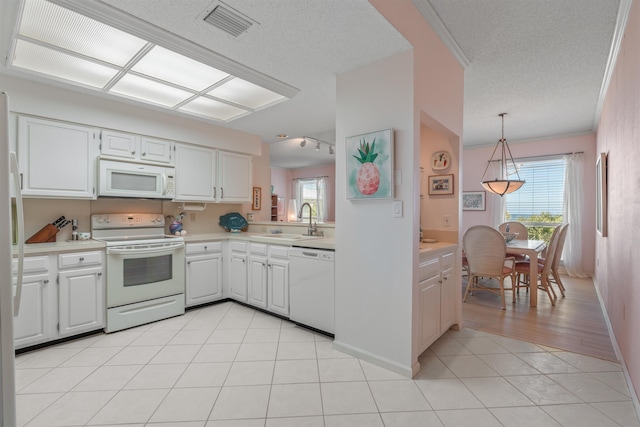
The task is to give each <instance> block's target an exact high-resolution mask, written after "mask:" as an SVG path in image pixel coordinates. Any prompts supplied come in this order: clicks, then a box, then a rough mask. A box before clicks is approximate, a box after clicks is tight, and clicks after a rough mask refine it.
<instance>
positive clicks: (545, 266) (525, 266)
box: [515, 225, 562, 305]
mask: <svg viewBox="0 0 640 427" xmlns="http://www.w3.org/2000/svg"><path fill="white" fill-rule="evenodd" d="M561 231H562V226H561V225H559V226H557V227H556V228H554V229H553V233H552V234H551V239H549V245H548V246H547V254H546V257H545V258H539V259H538V268H537V272H538V274H537V277H535V278H533V280H535V286H536V287H535V289H532V290H531V292H534V291H536V292H537V290H538V289H541V290H543V291H544V292H545V293H546V294H547V296H549V301H551V305H556V299H557V298H558V296H557V295H556V292H555V290H554V289H553V287H551V285H550V283H549V280H548V279H549V277H550V276H551V275H552V272H551V266H552V265H553V260H554V257H555V254H556V249H557V248H558V242H559V239H560V233H561ZM515 270H516V275H517V277H518V278H517V283H516V285H515V288H516V291H517V290H519V288H521V287H527V288H528V289H531V282H532V278H531V277H529V275H530V272H531V264H530V260H526V261H518V262H516V267H515ZM538 282H539V283H538Z"/></svg>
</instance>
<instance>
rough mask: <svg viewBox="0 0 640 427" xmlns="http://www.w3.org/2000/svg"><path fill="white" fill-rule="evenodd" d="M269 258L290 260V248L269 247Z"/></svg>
mask: <svg viewBox="0 0 640 427" xmlns="http://www.w3.org/2000/svg"><path fill="white" fill-rule="evenodd" d="M269 257H270V258H284V259H289V247H288V246H276V245H270V246H269Z"/></svg>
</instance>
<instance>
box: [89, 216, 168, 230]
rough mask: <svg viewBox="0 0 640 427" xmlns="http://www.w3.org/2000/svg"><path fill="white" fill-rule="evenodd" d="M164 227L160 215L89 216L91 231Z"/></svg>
mask: <svg viewBox="0 0 640 427" xmlns="http://www.w3.org/2000/svg"><path fill="white" fill-rule="evenodd" d="M139 227H164V217H163V216H162V214H147V213H144V214H96V215H91V228H92V229H109V228H139Z"/></svg>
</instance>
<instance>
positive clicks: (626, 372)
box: [591, 275, 640, 419]
mask: <svg viewBox="0 0 640 427" xmlns="http://www.w3.org/2000/svg"><path fill="white" fill-rule="evenodd" d="M591 279H592V280H593V287H594V288H595V290H596V295H597V296H598V302H599V303H600V308H601V309H602V312H603V313H604V322H605V324H606V325H607V330H608V331H609V337H611V344H612V345H613V351H614V352H615V353H616V357H617V358H618V360H619V361H620V365H621V366H622V372H623V373H624V379H625V380H626V382H627V387H629V391H630V392H631V400H632V401H633V407H634V408H635V410H636V416H637V417H638V419H640V402H639V401H638V393H637V392H636V389H635V387H634V386H633V383H632V382H631V376H630V375H629V370H628V369H627V364H626V363H625V361H624V357H623V356H622V351H621V350H620V346H618V340H617V339H616V334H615V333H614V332H613V327H612V326H611V321H610V320H609V312H608V311H607V307H606V306H605V304H604V301H603V300H602V296H601V295H600V289H599V288H598V282H597V280H596V276H595V275H594V276H593V277H592V278H591Z"/></svg>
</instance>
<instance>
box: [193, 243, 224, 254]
mask: <svg viewBox="0 0 640 427" xmlns="http://www.w3.org/2000/svg"><path fill="white" fill-rule="evenodd" d="M212 252H222V242H202V243H188V244H187V246H186V249H185V253H186V254H187V255H192V254H204V253H212Z"/></svg>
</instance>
